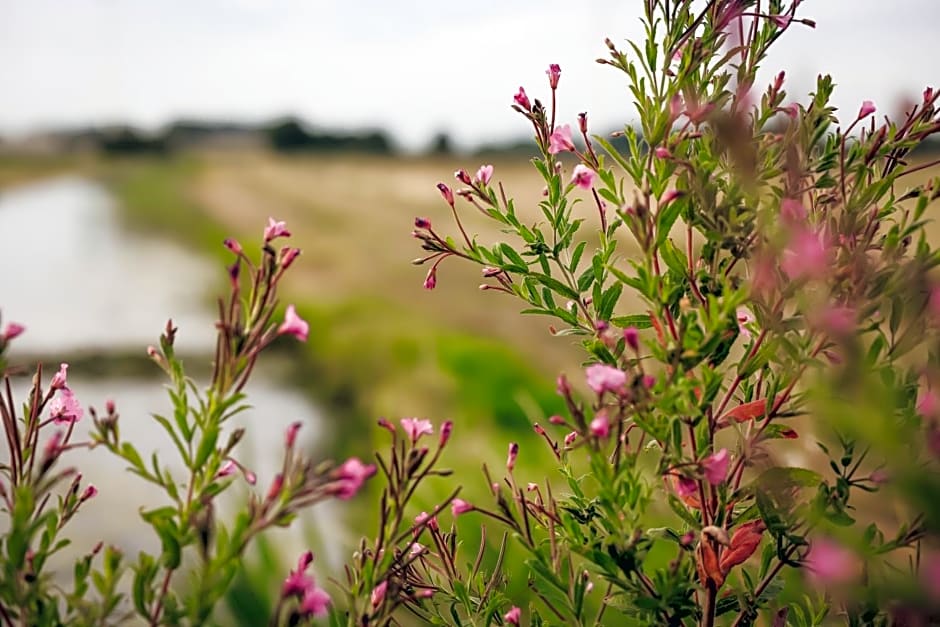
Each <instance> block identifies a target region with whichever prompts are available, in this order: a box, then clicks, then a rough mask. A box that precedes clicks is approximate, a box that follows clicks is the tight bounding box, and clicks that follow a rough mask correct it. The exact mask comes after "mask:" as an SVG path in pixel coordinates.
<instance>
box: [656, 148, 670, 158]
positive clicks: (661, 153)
mask: <svg viewBox="0 0 940 627" xmlns="http://www.w3.org/2000/svg"><path fill="white" fill-rule="evenodd" d="M653 154H654V155H656V158H657V159H670V158H671V157H672V153H671V152H669V149H668V148H664V147H662V146H657V147H656V150H654V151H653Z"/></svg>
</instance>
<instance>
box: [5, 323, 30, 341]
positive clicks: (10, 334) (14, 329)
mask: <svg viewBox="0 0 940 627" xmlns="http://www.w3.org/2000/svg"><path fill="white" fill-rule="evenodd" d="M25 330H26V327H24V326H23V325H22V324H17V323H16V322H10V323H8V324H7V328H6V329H5V330H4V331H3V341H4V342H9V341H10V340H12V339H14V338H16V337H19V336H20V335H22V333H23V331H25Z"/></svg>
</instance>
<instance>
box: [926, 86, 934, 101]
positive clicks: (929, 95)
mask: <svg viewBox="0 0 940 627" xmlns="http://www.w3.org/2000/svg"><path fill="white" fill-rule="evenodd" d="M931 100H933V87H928V88H927V89H925V90H924V104H926V103H928V102H930V101H931Z"/></svg>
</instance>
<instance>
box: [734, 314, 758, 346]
mask: <svg viewBox="0 0 940 627" xmlns="http://www.w3.org/2000/svg"><path fill="white" fill-rule="evenodd" d="M735 315H736V316H737V319H738V332H739V333H740V334H741V335H743V336H744V338H745V339H747V340H749V339H751V330H750V329H748V328H747V325H749V324H751V323H752V322H754V314H752V313H751V312H750V310H748V308H747V307H738V309H737V312H736V314H735Z"/></svg>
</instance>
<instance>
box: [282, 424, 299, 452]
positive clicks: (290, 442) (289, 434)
mask: <svg viewBox="0 0 940 627" xmlns="http://www.w3.org/2000/svg"><path fill="white" fill-rule="evenodd" d="M302 426H303V423H302V422H300V421H299V420H298V421H296V422H292V423H291V424H290V426H288V427H287V431H286V433H285V434H284V444H285V445H286V446H287V448H293V447H294V442H296V441H297V432H298V431H300V427H302Z"/></svg>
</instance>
